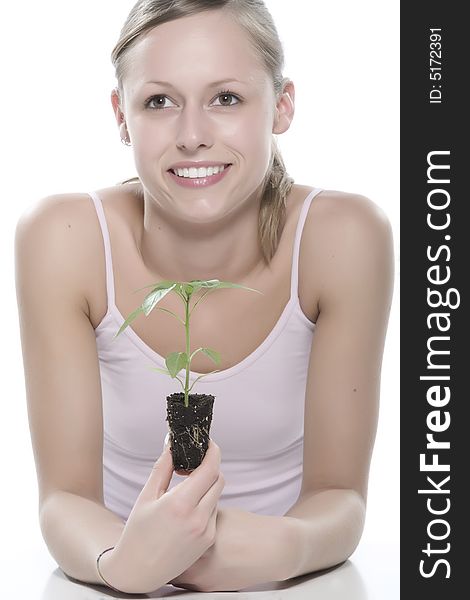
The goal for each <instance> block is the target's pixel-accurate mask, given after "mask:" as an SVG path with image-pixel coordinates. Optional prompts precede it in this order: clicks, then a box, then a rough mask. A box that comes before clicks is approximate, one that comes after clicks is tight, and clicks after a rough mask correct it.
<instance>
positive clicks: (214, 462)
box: [177, 440, 220, 508]
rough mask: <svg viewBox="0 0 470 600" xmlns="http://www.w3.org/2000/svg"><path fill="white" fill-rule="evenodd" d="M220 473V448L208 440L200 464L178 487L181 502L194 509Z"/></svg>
mask: <svg viewBox="0 0 470 600" xmlns="http://www.w3.org/2000/svg"><path fill="white" fill-rule="evenodd" d="M219 473H220V448H219V446H217V444H216V443H215V442H213V441H212V440H209V447H208V449H207V452H206V454H205V456H204V459H203V461H202V462H201V464H200V465H199V466H198V467H197V468H196V469H194V471H192V473H190V474H189V476H188V477H187V478H186V479H185V480H184V481H182V482H181V483H180V484H179V485H178V486H177V488H178V495H180V497H181V496H182V502H185V503H187V505H188V506H192V507H193V508H195V507H196V506H197V505H198V504H199V502H200V500H201V498H202V497H203V496H204V495H205V494H206V493H207V490H208V489H209V488H210V487H211V486H212V485H213V484H214V483H215V482H216V481H217V479H218V478H219Z"/></svg>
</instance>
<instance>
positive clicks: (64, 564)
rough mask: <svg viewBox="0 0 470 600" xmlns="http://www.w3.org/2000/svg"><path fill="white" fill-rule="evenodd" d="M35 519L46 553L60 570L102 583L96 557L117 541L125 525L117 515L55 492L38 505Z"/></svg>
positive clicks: (88, 502)
mask: <svg viewBox="0 0 470 600" xmlns="http://www.w3.org/2000/svg"><path fill="white" fill-rule="evenodd" d="M39 521H40V526H41V531H42V534H43V537H44V540H45V542H46V544H47V547H48V548H49V552H50V553H51V555H52V556H53V558H54V559H55V560H56V562H57V564H58V565H59V567H60V568H61V569H62V571H64V573H66V574H67V575H69V576H70V577H73V578H74V579H78V580H79V581H83V582H86V583H94V584H97V583H98V584H101V585H104V583H103V581H102V579H101V578H100V577H99V575H98V572H97V569H96V558H97V556H98V555H99V554H100V553H101V552H102V551H103V550H105V549H106V548H109V547H111V546H115V545H116V544H117V542H118V540H119V538H120V537H121V533H122V530H123V529H124V525H125V524H124V521H123V520H122V519H121V518H119V517H118V516H117V515H115V514H114V513H113V512H111V511H110V510H108V509H107V508H105V507H104V506H102V505H101V504H99V503H98V502H94V501H92V500H90V499H88V498H83V497H81V496H77V495H76V494H72V493H69V492H56V493H55V494H52V495H51V496H50V497H49V498H47V500H45V502H44V504H43V505H42V508H41V511H40V515H39ZM110 584H111V585H113V582H112V581H110Z"/></svg>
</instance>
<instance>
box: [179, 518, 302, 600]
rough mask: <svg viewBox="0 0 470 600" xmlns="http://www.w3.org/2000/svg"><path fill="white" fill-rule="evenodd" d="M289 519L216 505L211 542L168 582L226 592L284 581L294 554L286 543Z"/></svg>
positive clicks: (199, 589)
mask: <svg viewBox="0 0 470 600" xmlns="http://www.w3.org/2000/svg"><path fill="white" fill-rule="evenodd" d="M289 521H290V518H289V517H275V516H265V515H258V514H254V513H250V512H246V511H243V510H240V509H237V508H220V507H219V508H218V513H217V525H216V528H217V530H216V540H215V543H214V544H213V545H212V546H211V547H210V548H209V549H208V550H207V551H206V552H205V553H204V554H203V555H202V556H201V557H200V558H199V559H198V560H197V561H196V562H195V563H194V564H193V565H192V566H191V567H189V569H186V571H184V572H183V573H181V574H180V575H178V577H176V578H175V579H173V580H172V581H170V582H169V583H170V584H172V585H175V586H177V587H182V588H186V589H188V590H193V591H198V592H213V591H226V592H228V591H239V590H241V589H244V588H246V587H250V586H253V585H257V584H260V583H266V582H268V581H284V580H285V579H287V578H288V577H289V575H286V573H290V572H292V571H291V570H290V568H291V565H290V563H291V562H292V558H291V557H292V555H293V554H295V553H293V552H292V548H291V547H290V544H289V535H288V533H289V532H288V526H289V525H288V522H289ZM182 543H184V541H182Z"/></svg>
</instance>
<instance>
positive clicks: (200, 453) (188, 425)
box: [166, 392, 215, 472]
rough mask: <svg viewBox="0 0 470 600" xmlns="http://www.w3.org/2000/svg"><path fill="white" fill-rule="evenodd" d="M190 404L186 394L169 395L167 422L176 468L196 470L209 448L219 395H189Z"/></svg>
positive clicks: (176, 469) (179, 469) (178, 469)
mask: <svg viewBox="0 0 470 600" xmlns="http://www.w3.org/2000/svg"><path fill="white" fill-rule="evenodd" d="M188 399H189V406H188V407H186V406H185V405H184V393H183V392H177V393H175V394H170V395H169V396H167V419H166V420H167V421H168V424H169V427H170V445H171V453H172V456H173V465H174V467H175V471H188V472H189V471H194V469H196V467H198V466H199V465H200V464H201V462H202V459H203V458H204V456H205V454H206V452H207V448H208V447H209V431H210V427H211V422H212V409H213V406H214V400H215V396H212V395H210V394H189V397H188Z"/></svg>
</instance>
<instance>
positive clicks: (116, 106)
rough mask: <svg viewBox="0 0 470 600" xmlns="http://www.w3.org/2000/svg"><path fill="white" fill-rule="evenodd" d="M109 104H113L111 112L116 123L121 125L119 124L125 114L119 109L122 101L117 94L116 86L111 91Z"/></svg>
mask: <svg viewBox="0 0 470 600" xmlns="http://www.w3.org/2000/svg"><path fill="white" fill-rule="evenodd" d="M111 104H112V106H113V112H114V115H115V117H116V121H117V124H118V125H119V126H121V124H122V123H124V121H125V116H124V113H123V112H122V109H121V106H122V102H121V97H120V95H119V89H118V88H117V87H116V88H114V89H113V91H112V92H111Z"/></svg>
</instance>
